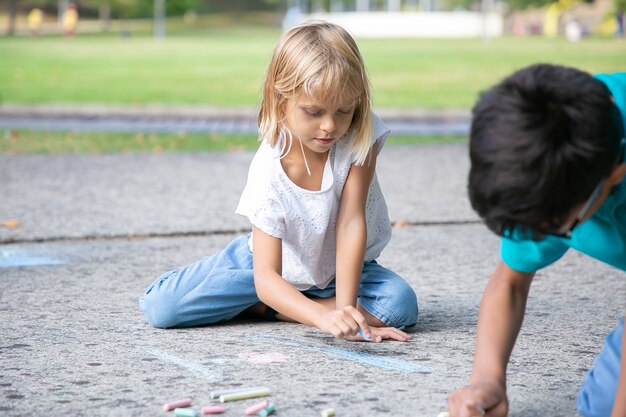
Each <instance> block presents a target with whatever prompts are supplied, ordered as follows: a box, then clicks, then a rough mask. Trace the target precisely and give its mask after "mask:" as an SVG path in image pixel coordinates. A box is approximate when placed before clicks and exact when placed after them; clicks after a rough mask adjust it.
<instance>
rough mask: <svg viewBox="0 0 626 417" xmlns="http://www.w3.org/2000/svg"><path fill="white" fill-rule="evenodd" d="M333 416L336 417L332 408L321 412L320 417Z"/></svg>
mask: <svg viewBox="0 0 626 417" xmlns="http://www.w3.org/2000/svg"><path fill="white" fill-rule="evenodd" d="M335 415H337V413H335V409H334V408H327V409H326V410H323V411H322V417H333V416H335Z"/></svg>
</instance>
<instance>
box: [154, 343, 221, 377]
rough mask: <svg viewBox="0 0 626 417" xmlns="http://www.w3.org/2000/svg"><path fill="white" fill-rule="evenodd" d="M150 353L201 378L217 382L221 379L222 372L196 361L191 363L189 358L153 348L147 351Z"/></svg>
mask: <svg viewBox="0 0 626 417" xmlns="http://www.w3.org/2000/svg"><path fill="white" fill-rule="evenodd" d="M149 353H150V354H151V355H154V356H156V357H157V358H159V359H161V360H162V361H165V362H171V363H173V364H176V365H178V366H180V367H181V368H185V369H187V370H189V371H191V373H193V374H194V375H196V376H199V377H201V378H204V379H206V380H208V381H209V382H219V381H221V380H222V374H221V373H220V372H215V371H212V370H210V369H207V368H205V367H203V366H202V365H199V364H197V363H193V362H191V361H190V360H187V359H183V358H179V357H178V356H175V355H172V354H171V353H167V352H162V351H160V350H153V351H150V352H149Z"/></svg>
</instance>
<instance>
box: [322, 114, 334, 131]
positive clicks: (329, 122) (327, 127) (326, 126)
mask: <svg viewBox="0 0 626 417" xmlns="http://www.w3.org/2000/svg"><path fill="white" fill-rule="evenodd" d="M335 126H336V124H335V119H333V118H332V117H331V116H328V117H324V119H323V120H322V124H321V126H320V129H322V130H323V131H324V132H328V133H333V132H334V131H335Z"/></svg>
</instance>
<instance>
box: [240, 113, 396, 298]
mask: <svg viewBox="0 0 626 417" xmlns="http://www.w3.org/2000/svg"><path fill="white" fill-rule="evenodd" d="M372 127H373V129H372V130H373V140H372V146H374V150H375V154H376V155H378V154H379V153H380V151H381V150H382V147H383V145H384V144H385V142H386V140H387V137H388V136H389V133H390V130H389V128H388V127H387V125H386V124H385V123H384V122H383V121H382V120H381V119H380V118H379V117H378V116H376V115H374V114H372ZM348 145H349V139H348V138H344V139H342V140H339V141H337V142H336V143H335V144H334V145H333V146H332V147H331V149H330V152H329V154H328V159H327V161H326V166H325V168H324V177H323V180H322V186H321V189H320V191H310V190H305V189H302V188H300V187H298V186H297V185H296V184H294V183H293V182H292V181H291V180H290V179H289V177H288V176H287V174H285V172H284V171H283V168H282V165H281V163H280V147H281V146H280V143H277V144H276V146H274V147H271V146H270V145H269V144H268V143H267V141H265V140H264V141H263V142H262V143H261V145H260V147H259V149H258V150H257V152H256V154H255V156H254V158H253V160H252V163H251V164H250V170H249V172H248V182H247V183H246V187H245V188H244V190H243V193H242V194H241V199H240V200H239V205H238V206H237V209H236V211H235V212H236V213H237V214H241V215H242V216H245V217H247V218H248V219H249V220H250V222H251V223H252V224H253V225H254V226H256V227H257V228H259V229H260V230H262V231H263V232H265V233H267V234H268V235H270V236H273V237H276V238H279V239H282V248H283V253H282V276H283V278H284V279H285V280H286V281H288V282H289V283H291V284H292V285H293V286H294V287H296V288H297V289H298V290H301V291H303V290H307V289H309V288H311V287H313V286H316V287H318V288H325V287H326V286H327V285H328V283H329V282H330V281H332V279H333V278H334V277H335V270H336V242H335V225H336V221H337V213H338V211H339V204H340V203H341V193H342V191H343V187H344V185H345V183H346V179H347V177H348V172H349V171H350V167H351V165H352V163H353V162H354V155H353V153H351V152H350V149H349V148H350V147H349V146H348ZM365 214H366V222H367V244H366V249H365V259H364V261H365V262H369V261H372V260H374V259H376V258H377V257H378V256H379V255H380V253H381V252H382V250H383V249H384V248H385V246H387V243H388V242H389V240H390V239H391V224H390V222H389V215H388V213H387V204H386V203H385V199H384V197H383V194H382V192H381V189H380V185H379V184H378V178H377V177H376V174H375V173H374V177H373V178H372V183H371V185H370V188H369V192H368V196H367V203H366V210H365ZM248 244H249V246H250V250H251V251H254V248H253V246H252V236H251V237H250V240H249V243H248Z"/></svg>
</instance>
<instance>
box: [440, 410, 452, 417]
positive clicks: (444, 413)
mask: <svg viewBox="0 0 626 417" xmlns="http://www.w3.org/2000/svg"><path fill="white" fill-rule="evenodd" d="M437 417H450V413H448V412H447V411H442V412H441V413H439V414H437Z"/></svg>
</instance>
